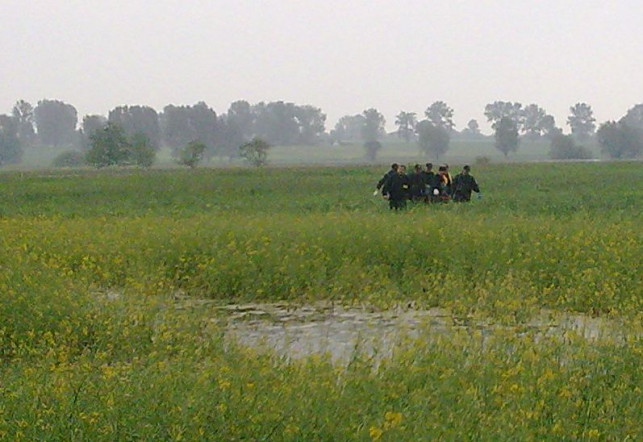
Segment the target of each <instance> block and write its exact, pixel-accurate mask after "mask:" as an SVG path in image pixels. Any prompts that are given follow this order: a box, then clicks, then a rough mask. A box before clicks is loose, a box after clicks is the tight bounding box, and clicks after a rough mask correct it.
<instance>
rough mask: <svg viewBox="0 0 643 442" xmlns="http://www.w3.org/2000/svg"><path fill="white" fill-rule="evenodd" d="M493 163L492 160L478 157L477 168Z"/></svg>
mask: <svg viewBox="0 0 643 442" xmlns="http://www.w3.org/2000/svg"><path fill="white" fill-rule="evenodd" d="M490 163H491V158H489V157H485V156H481V157H476V161H475V164H476V166H486V165H488V164H490Z"/></svg>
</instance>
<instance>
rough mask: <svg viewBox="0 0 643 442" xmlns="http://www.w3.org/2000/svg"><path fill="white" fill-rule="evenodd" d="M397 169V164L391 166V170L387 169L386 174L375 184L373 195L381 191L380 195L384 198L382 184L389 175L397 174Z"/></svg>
mask: <svg viewBox="0 0 643 442" xmlns="http://www.w3.org/2000/svg"><path fill="white" fill-rule="evenodd" d="M398 168H399V166H398V164H397V163H393V164H391V168H390V169H389V171H388V172H386V173H385V174H384V176H383V177H382V178H381V179H380V180H379V181H378V182H377V185H376V186H375V192H374V193H373V195H377V193H378V192H379V191H380V190H381V191H382V195H383V196H386V193H385V190H384V189H383V187H384V184H385V183H386V180H388V179H389V177H390V176H391V175H395V174H397V169H398Z"/></svg>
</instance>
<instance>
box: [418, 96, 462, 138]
mask: <svg viewBox="0 0 643 442" xmlns="http://www.w3.org/2000/svg"><path fill="white" fill-rule="evenodd" d="M424 115H425V116H426V118H427V120H429V121H430V122H431V124H433V125H434V126H437V127H442V128H444V129H446V130H447V131H451V130H453V127H454V126H455V125H454V124H453V109H451V108H450V107H449V106H448V105H447V104H446V103H445V102H444V101H436V102H434V103H433V104H431V106H429V107H428V108H427V109H426V111H424Z"/></svg>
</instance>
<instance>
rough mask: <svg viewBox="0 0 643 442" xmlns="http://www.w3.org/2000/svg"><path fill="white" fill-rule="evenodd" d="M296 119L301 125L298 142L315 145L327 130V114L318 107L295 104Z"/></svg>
mask: <svg viewBox="0 0 643 442" xmlns="http://www.w3.org/2000/svg"><path fill="white" fill-rule="evenodd" d="M295 120H296V121H297V124H298V125H299V138H298V140H297V144H303V145H306V146H312V145H315V144H317V143H318V142H319V140H320V138H321V135H322V134H323V133H324V131H325V130H326V114H324V113H322V111H321V109H320V108H318V107H314V106H310V105H305V106H295Z"/></svg>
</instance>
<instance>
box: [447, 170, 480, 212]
mask: <svg viewBox="0 0 643 442" xmlns="http://www.w3.org/2000/svg"><path fill="white" fill-rule="evenodd" d="M470 171H471V168H470V167H469V166H464V167H463V168H462V172H460V173H459V174H457V175H456V176H455V178H454V179H453V201H455V202H459V203H461V202H466V201H471V192H476V193H478V194H479V193H480V188H479V187H478V183H476V179H475V178H474V177H473V175H471V174H470V173H469V172H470Z"/></svg>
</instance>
